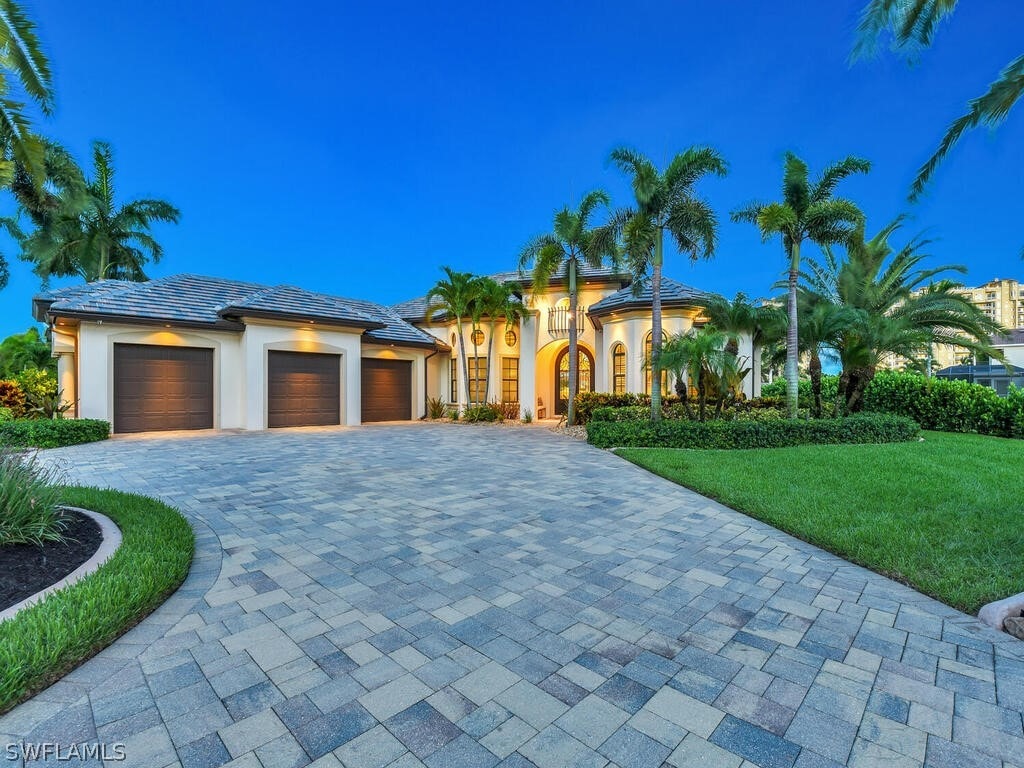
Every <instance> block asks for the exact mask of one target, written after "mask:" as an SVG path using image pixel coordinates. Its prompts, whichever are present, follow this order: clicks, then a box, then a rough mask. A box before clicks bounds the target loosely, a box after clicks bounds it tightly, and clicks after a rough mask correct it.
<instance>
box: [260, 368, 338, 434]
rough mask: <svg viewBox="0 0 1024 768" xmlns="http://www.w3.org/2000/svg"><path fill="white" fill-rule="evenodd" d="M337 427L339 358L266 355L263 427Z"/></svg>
mask: <svg viewBox="0 0 1024 768" xmlns="http://www.w3.org/2000/svg"><path fill="white" fill-rule="evenodd" d="M340 423H341V356H340V355H328V354H317V353H311V352H279V351H271V352H268V353H267V424H268V425H269V426H271V427H309V426H329V425H336V424H340Z"/></svg>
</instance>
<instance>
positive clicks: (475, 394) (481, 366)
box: [469, 357, 487, 403]
mask: <svg viewBox="0 0 1024 768" xmlns="http://www.w3.org/2000/svg"><path fill="white" fill-rule="evenodd" d="M486 385H487V358H486V357H471V358H469V399H470V401H471V402H474V403H482V402H483V401H484V387H486Z"/></svg>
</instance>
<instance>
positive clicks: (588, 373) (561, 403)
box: [555, 347, 594, 416]
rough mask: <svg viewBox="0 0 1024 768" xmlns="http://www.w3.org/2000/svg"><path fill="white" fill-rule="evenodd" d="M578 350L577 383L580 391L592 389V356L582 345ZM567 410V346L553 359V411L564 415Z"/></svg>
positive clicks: (591, 390)
mask: <svg viewBox="0 0 1024 768" xmlns="http://www.w3.org/2000/svg"><path fill="white" fill-rule="evenodd" d="M577 350H578V352H579V361H580V365H579V374H578V375H579V385H580V389H579V391H580V392H593V391H594V358H593V357H591V355H590V352H588V351H587V350H586V349H584V348H583V347H577ZM568 412H569V348H568V347H566V348H565V349H563V350H562V351H561V352H559V353H558V359H557V360H556V361H555V413H557V414H558V415H559V416H564V415H565V414H566V413H568Z"/></svg>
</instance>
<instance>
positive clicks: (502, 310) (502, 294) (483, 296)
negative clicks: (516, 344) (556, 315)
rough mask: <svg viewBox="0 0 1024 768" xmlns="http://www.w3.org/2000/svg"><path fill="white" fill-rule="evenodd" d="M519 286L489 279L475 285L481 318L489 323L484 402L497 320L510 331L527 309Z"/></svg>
mask: <svg viewBox="0 0 1024 768" xmlns="http://www.w3.org/2000/svg"><path fill="white" fill-rule="evenodd" d="M519 290H520V289H519V286H517V285H515V284H514V283H499V282H498V281H497V280H494V279H493V278H490V277H485V278H481V279H480V281H479V283H478V284H477V297H476V303H478V304H479V305H480V307H481V309H482V312H483V316H484V317H486V318H487V319H488V321H489V322H490V333H489V334H488V335H487V375H486V378H485V379H484V402H488V401H489V400H490V392H491V368H492V366H491V360H492V358H491V355H492V354H493V353H494V334H495V333H496V332H497V329H498V319H499V318H501V319H504V321H505V329H506V330H508V329H511V328H512V327H514V326H515V325H517V324H518V323H519V321H520V320H521V319H522V318H523V316H524V315H525V314H526V312H527V309H526V306H525V305H524V304H523V302H522V300H521V299H520V298H519Z"/></svg>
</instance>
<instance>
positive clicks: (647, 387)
mask: <svg viewBox="0 0 1024 768" xmlns="http://www.w3.org/2000/svg"><path fill="white" fill-rule="evenodd" d="M653 340H654V331H648V333H647V338H646V339H645V340H644V360H646V361H647V366H646V368H645V371H644V394H647V395H649V394H651V364H650V363H651V342H652V341H653ZM666 341H668V335H667V334H666V333H665V332H664V331H662V332H661V343H662V344H664V343H665V342H666ZM661 394H663V395H665V394H668V371H662V372H661Z"/></svg>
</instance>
